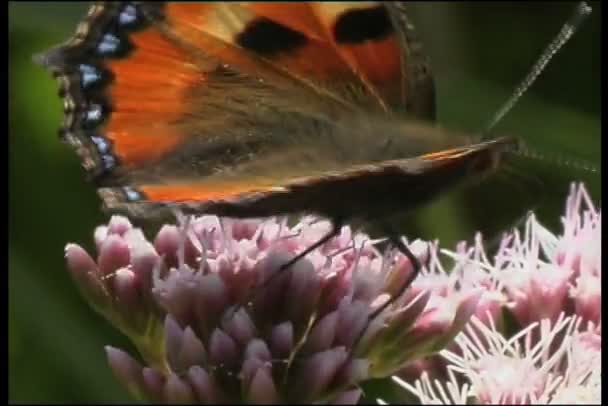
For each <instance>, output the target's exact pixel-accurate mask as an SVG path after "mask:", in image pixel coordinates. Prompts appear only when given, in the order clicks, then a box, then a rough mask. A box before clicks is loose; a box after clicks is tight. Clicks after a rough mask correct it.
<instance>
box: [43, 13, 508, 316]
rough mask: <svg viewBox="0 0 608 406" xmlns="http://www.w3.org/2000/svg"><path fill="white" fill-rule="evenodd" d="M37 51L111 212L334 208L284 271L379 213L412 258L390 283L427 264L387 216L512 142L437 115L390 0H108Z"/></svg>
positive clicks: (489, 166) (377, 220)
mask: <svg viewBox="0 0 608 406" xmlns="http://www.w3.org/2000/svg"><path fill="white" fill-rule="evenodd" d="M39 61H40V62H41V63H43V64H44V65H45V66H46V67H47V68H48V69H49V70H50V71H51V72H52V73H53V74H54V75H55V76H56V77H57V79H58V81H59V83H60V87H61V90H60V94H61V97H62V98H63V100H64V122H63V126H62V129H61V136H62V138H63V139H64V140H65V141H66V142H67V143H68V144H70V145H72V146H73V147H74V149H75V151H76V153H77V154H78V156H79V157H80V160H81V162H82V166H83V167H84V169H85V170H86V172H87V173H88V175H89V177H90V179H91V180H92V182H93V183H94V184H95V185H96V186H97V187H98V192H99V195H100V196H101V198H102V200H103V203H104V207H105V208H106V209H108V210H111V211H125V212H127V213H128V214H129V215H130V216H132V217H136V218H140V217H143V218H145V217H151V216H156V215H159V213H161V212H163V211H164V210H166V209H167V208H171V207H173V208H178V209H179V210H180V211H182V212H183V213H198V214H201V213H206V214H215V215H219V216H227V217H236V218H247V217H266V216H276V215H290V214H298V213H311V214H316V215H320V216H322V217H325V218H328V219H330V220H331V222H332V225H333V227H332V230H331V231H330V232H329V233H328V234H327V235H326V236H324V237H323V238H321V239H320V240H319V241H318V242H317V243H315V244H314V245H313V246H311V247H310V248H309V249H307V250H305V251H304V252H303V253H301V254H299V255H297V256H296V257H294V258H293V260H292V261H290V262H289V263H288V264H286V265H285V268H286V267H288V266H289V265H291V264H293V263H294V262H295V261H297V260H298V259H300V258H302V257H303V256H305V255H306V254H307V253H308V252H310V251H312V250H313V249H315V248H317V247H319V246H321V245H322V244H324V243H325V242H327V241H328V240H329V239H331V238H332V237H334V236H335V235H336V234H337V233H338V232H339V230H340V229H341V227H342V225H344V224H351V223H357V224H362V225H363V226H364V227H365V226H366V225H370V224H374V225H376V226H379V228H380V229H381V230H383V232H384V233H385V234H386V236H387V237H388V239H389V240H390V241H391V242H392V243H393V245H395V246H396V247H397V248H398V249H399V250H400V251H401V252H403V253H404V254H405V255H406V256H407V257H408V258H409V259H410V261H411V262H412V264H413V265H414V270H415V272H414V273H413V274H412V276H411V277H410V278H409V280H408V281H406V282H405V283H404V285H403V287H402V289H401V292H400V293H399V294H398V295H400V294H401V293H403V291H404V290H405V289H406V288H407V286H408V285H409V284H410V283H411V281H412V280H413V278H414V277H415V275H416V273H417V271H418V270H419V269H420V267H421V264H420V263H419V260H418V259H417V257H416V256H414V255H413V254H412V253H411V252H410V250H409V249H408V247H407V246H406V245H405V244H404V243H403V241H402V240H401V238H399V237H397V234H396V233H395V231H394V230H392V229H391V226H390V224H391V218H392V217H393V216H395V215H403V213H411V212H412V211H414V210H415V209H416V208H417V207H419V206H421V205H424V204H426V203H427V202H429V201H431V200H432V199H434V198H435V197H437V196H439V195H441V194H442V193H443V192H444V191H445V190H447V189H449V188H450V187H452V186H453V185H455V184H458V183H460V182H462V181H466V180H468V179H472V178H477V177H479V176H483V175H486V174H489V173H491V172H493V171H494V170H496V169H497V168H498V167H499V166H500V165H501V164H502V162H503V161H504V160H505V159H506V158H507V157H508V156H509V155H510V154H511V153H512V152H516V151H517V150H518V148H519V143H518V141H517V140H516V139H514V138H511V137H500V138H495V139H484V140H482V139H481V137H480V136H471V135H468V134H454V133H448V132H447V131H445V130H442V129H440V128H438V127H436V126H434V125H433V121H434V120H435V116H436V107H435V88H434V80H433V74H432V71H431V68H430V65H429V61H428V59H427V58H426V56H425V55H424V52H423V50H422V45H421V43H420V40H419V39H418V37H417V35H416V32H415V29H414V27H413V24H412V22H411V21H410V20H409V17H408V13H407V10H406V6H405V5H404V4H403V3H399V2H386V3H378V2H361V3H336V2H328V3H322V2H321V3H312V2H305V3H232V2H229V3H156V2H102V3H98V4H96V5H94V6H92V7H91V8H90V10H89V12H88V15H87V16H86V18H85V19H84V20H83V21H82V22H81V23H80V25H79V26H78V29H77V32H76V34H75V36H74V37H73V38H71V39H70V40H69V41H68V42H67V43H65V44H62V45H60V46H58V47H55V48H53V49H51V50H49V51H47V52H46V53H45V54H44V55H43V56H41V57H40V58H39ZM386 305H388V302H387V303H386ZM384 307H385V306H383V307H381V308H380V309H379V311H382V309H384Z"/></svg>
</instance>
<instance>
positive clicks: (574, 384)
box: [394, 315, 601, 404]
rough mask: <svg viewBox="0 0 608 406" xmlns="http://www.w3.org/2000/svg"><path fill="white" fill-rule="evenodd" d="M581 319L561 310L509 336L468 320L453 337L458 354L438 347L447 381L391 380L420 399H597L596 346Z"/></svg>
mask: <svg viewBox="0 0 608 406" xmlns="http://www.w3.org/2000/svg"><path fill="white" fill-rule="evenodd" d="M580 322H581V320H580V319H579V318H576V317H563V315H562V316H561V317H558V320H557V322H556V323H555V324H553V325H551V322H550V321H549V320H547V319H546V320H543V321H542V322H540V323H533V324H531V325H530V326H528V327H526V328H525V329H523V330H522V331H520V332H519V333H518V334H516V335H515V336H513V337H512V338H510V339H507V338H505V337H504V336H503V335H502V334H501V333H500V332H498V331H496V330H495V329H494V328H489V327H487V326H486V325H485V324H484V323H482V322H481V321H479V320H478V319H472V321H471V325H470V326H469V327H468V328H467V331H466V334H464V333H463V334H461V335H459V336H458V337H457V339H456V342H457V343H458V346H459V348H460V351H459V352H458V354H457V353H454V352H452V351H449V350H444V351H442V352H441V354H442V356H443V357H445V358H446V359H447V360H448V362H449V365H448V375H449V378H448V380H447V382H441V381H434V382H433V381H431V380H430V379H429V376H428V374H427V373H423V375H422V377H421V379H419V380H418V381H416V382H415V384H414V385H411V384H409V383H407V382H405V381H403V380H401V379H399V378H394V380H395V382H397V383H398V384H399V385H401V386H402V387H403V388H405V389H406V390H408V391H410V392H411V393H413V394H415V395H416V396H417V397H418V398H419V399H420V401H421V403H423V404H437V403H443V404H463V403H470V402H473V403H475V404H530V403H535V404H538V403H544V404H546V403H561V401H560V400H564V399H568V403H572V404H576V403H581V400H582V399H583V400H585V401H589V402H590V403H599V401H600V399H601V398H600V397H599V395H600V391H599V385H598V380H599V378H598V376H599V374H600V372H599V371H600V364H599V363H600V348H599V346H598V345H597V343H595V345H594V344H589V341H592V342H593V340H590V338H589V336H588V334H591V333H581V332H579V331H578V330H579V327H580ZM473 326H474V327H475V328H473ZM581 398H582V399H581ZM585 401H584V402H583V403H586V402H585Z"/></svg>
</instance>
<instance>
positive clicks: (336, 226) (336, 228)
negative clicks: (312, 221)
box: [233, 220, 342, 314]
mask: <svg viewBox="0 0 608 406" xmlns="http://www.w3.org/2000/svg"><path fill="white" fill-rule="evenodd" d="M331 227H332V228H331V230H330V231H329V232H328V233H327V234H325V235H324V236H323V237H321V238H320V239H319V240H318V241H316V242H315V243H314V244H312V245H311V246H310V247H308V248H306V249H305V250H304V251H302V252H300V253H299V254H298V255H296V256H295V257H293V258H292V259H290V260H289V261H287V262H286V263H284V264H283V265H281V267H280V268H279V269H278V270H277V271H276V272H275V273H273V274H272V275H270V277H268V278H267V279H266V280H265V281H263V282H262V283H261V284H260V286H258V287H257V289H254V290H253V293H252V294H251V295H249V297H248V298H247V299H246V300H245V302H244V304H249V303H251V302H253V301H254V300H255V299H256V295H257V294H258V292H259V291H262V290H263V289H265V288H267V287H268V286H269V285H270V284H271V283H272V282H273V281H274V280H276V278H277V277H278V276H279V275H281V274H282V273H283V271H285V270H286V269H287V268H289V267H290V266H292V265H293V264H295V263H296V262H298V261H299V260H301V259H302V258H304V257H305V256H306V255H308V254H310V253H311V252H312V251H314V250H316V249H317V248H319V247H320V246H322V245H323V244H325V243H326V242H327V241H329V240H331V239H332V238H334V237H335V236H337V235H338V233H339V232H340V230H341V229H342V221H338V220H333V221H332V225H331ZM241 307H243V303H241V304H239V305H237V307H236V308H235V310H234V312H233V314H234V313H236V312H237V311H238V310H239V309H240V308H241Z"/></svg>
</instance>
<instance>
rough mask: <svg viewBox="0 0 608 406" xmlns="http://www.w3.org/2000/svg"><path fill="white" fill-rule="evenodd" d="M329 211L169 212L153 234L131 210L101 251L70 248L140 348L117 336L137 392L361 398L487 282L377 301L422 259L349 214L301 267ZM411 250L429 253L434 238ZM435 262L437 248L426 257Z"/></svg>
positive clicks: (86, 279) (466, 310)
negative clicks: (384, 249) (371, 234)
mask: <svg viewBox="0 0 608 406" xmlns="http://www.w3.org/2000/svg"><path fill="white" fill-rule="evenodd" d="M330 226H331V225H330V224H329V223H328V222H320V221H315V220H314V219H311V218H305V219H303V220H302V221H300V222H299V223H297V224H296V225H295V226H292V227H290V226H289V225H288V223H287V222H286V221H282V222H281V221H277V220H274V219H269V220H265V221H261V220H238V221H236V220H235V221H232V220H227V219H219V218H217V217H214V216H203V217H199V218H188V219H181V224H179V225H178V226H173V225H165V226H163V227H162V229H161V230H160V231H159V232H158V233H157V235H156V237H155V238H154V240H153V242H150V241H148V240H147V239H146V237H145V236H144V234H143V232H142V231H141V230H140V229H138V228H135V227H133V226H132V225H131V224H130V222H129V221H128V220H127V219H125V218H123V217H113V218H112V219H111V220H110V222H109V224H108V225H107V226H102V227H98V228H97V230H96V231H95V243H96V247H97V252H98V256H97V259H96V260H93V258H91V257H90V256H89V255H88V254H87V253H86V251H85V250H84V249H83V248H81V247H80V246H78V245H75V244H69V245H68V246H67V247H66V258H67V262H68V268H69V270H70V272H71V273H72V275H73V277H74V279H75V281H76V283H77V285H78V286H79V287H80V288H81V290H82V292H83V294H84V296H85V298H87V300H88V301H89V302H90V303H91V305H92V306H93V307H94V308H95V309H96V310H97V311H99V312H100V313H101V314H102V315H103V316H105V317H106V318H107V319H108V320H109V321H110V322H111V323H112V324H113V325H114V326H116V327H117V328H118V329H120V330H121V331H122V332H123V333H125V334H126V335H127V336H128V337H129V338H130V339H131V340H132V341H133V343H134V344H135V346H136V347H137V349H138V352H139V357H137V356H131V355H129V354H127V353H126V352H124V351H122V350H119V349H116V348H112V347H107V348H106V352H107V357H108V360H109V363H110V366H111V367H112V368H113V370H114V372H115V374H116V375H117V376H118V378H119V379H120V381H121V382H123V383H124V384H125V385H126V386H127V387H128V388H129V389H130V391H131V392H132V393H133V394H134V395H135V396H136V397H138V398H141V399H147V400H151V401H154V402H166V403H175V402H186V403H201V402H202V403H224V402H243V403H278V402H286V401H291V402H317V403H319V402H321V403H330V402H331V403H334V402H338V403H351V404H353V403H356V402H357V401H358V399H359V397H360V395H361V390H360V386H359V384H360V383H361V382H363V381H365V380H368V379H370V378H379V377H387V376H390V375H391V374H392V373H394V372H395V371H397V370H399V369H400V368H402V367H403V366H404V365H406V364H408V363H409V362H411V361H412V360H415V359H416V358H419V357H422V356H423V355H426V354H431V353H434V352H437V351H439V350H441V349H442V348H443V347H444V346H445V345H446V344H447V343H448V342H450V341H451V340H452V339H453V338H454V337H455V336H456V335H457V334H458V333H459V332H460V331H461V330H462V329H463V328H464V326H465V325H466V323H467V322H468V320H469V318H470V317H471V315H472V314H473V312H474V310H475V308H476V305H477V302H478V301H479V297H480V293H479V292H478V291H476V290H468V291H466V292H462V291H460V290H458V291H455V292H454V293H455V294H453V295H444V297H443V299H442V300H441V301H437V300H436V299H434V295H433V294H432V292H431V291H430V290H428V289H424V288H418V289H413V290H411V291H409V292H407V293H406V294H405V295H403V297H401V298H398V299H397V300H395V301H394V302H393V303H391V305H389V306H387V307H386V308H385V309H384V310H383V311H382V312H381V313H380V314H378V315H377V316H376V317H371V315H373V314H374V311H375V310H376V309H378V308H379V306H382V304H384V303H386V301H387V300H389V299H390V298H391V294H392V292H395V291H398V290H399V286H400V285H401V284H402V283H403V281H405V280H406V279H407V276H408V275H409V274H410V273H411V272H412V264H411V263H410V262H409V260H408V259H407V257H405V256H404V255H401V254H397V255H393V254H394V252H392V251H391V250H389V251H388V254H385V255H381V254H380V253H379V252H378V250H376V249H375V248H374V245H373V242H372V241H370V240H369V238H368V237H366V236H365V235H362V234H353V233H351V231H350V229H349V228H348V227H344V228H342V230H341V232H340V234H339V235H338V236H337V237H335V238H333V239H331V240H330V241H328V242H327V243H326V244H324V245H323V246H322V247H320V248H319V249H317V250H314V251H312V252H311V253H310V254H309V255H307V256H306V257H305V258H304V259H301V260H299V261H297V262H295V263H294V264H293V265H292V266H290V267H289V268H286V269H282V268H281V266H282V265H283V264H285V263H286V262H287V261H289V260H290V259H291V258H293V257H294V256H295V255H296V253H299V252H302V251H303V250H305V249H306V248H307V247H309V246H311V245H312V244H313V243H314V242H315V241H317V240H319V239H320V238H321V237H322V236H323V235H324V234H326V233H327V232H328V231H329V229H330ZM410 249H411V250H412V251H413V252H414V253H415V254H416V255H417V256H418V257H419V258H420V259H421V260H424V259H425V258H424V257H425V255H427V252H431V255H435V253H434V251H432V250H431V251H429V250H428V249H427V248H426V244H424V243H421V242H415V243H413V244H411V245H410ZM423 262H424V261H423ZM435 262H436V261H435Z"/></svg>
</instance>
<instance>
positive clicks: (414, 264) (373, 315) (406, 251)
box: [352, 225, 430, 349]
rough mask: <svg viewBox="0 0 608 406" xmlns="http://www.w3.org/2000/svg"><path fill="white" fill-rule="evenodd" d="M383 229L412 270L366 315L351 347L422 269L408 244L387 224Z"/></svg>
mask: <svg viewBox="0 0 608 406" xmlns="http://www.w3.org/2000/svg"><path fill="white" fill-rule="evenodd" d="M383 229H384V231H385V235H386V236H387V237H388V240H389V242H390V243H391V245H392V246H394V247H396V248H397V249H398V250H399V251H400V252H401V253H402V254H403V255H405V256H406V257H407V259H409V261H410V263H411V264H412V272H411V273H410V274H409V276H408V278H407V279H406V280H405V281H404V282H403V284H402V285H401V286H400V287H399V290H398V291H397V293H396V294H395V295H394V296H391V298H390V299H388V300H387V301H386V302H385V303H383V304H382V305H381V306H380V307H378V308H377V309H376V310H374V311H373V312H372V313H370V315H369V316H368V321H367V323H366V324H365V326H364V327H363V329H361V332H360V333H359V335H358V336H357V338H356V339H355V341H354V343H353V347H352V348H353V349H356V348H357V345H358V344H359V341H360V340H361V338H363V335H364V334H365V332H366V331H367V329H368V328H369V326H370V324H371V323H372V322H373V321H374V319H375V318H376V317H378V315H379V314H380V313H382V312H383V311H384V309H386V308H387V307H388V306H390V305H391V304H392V303H394V302H395V300H397V299H398V298H400V297H401V296H402V295H403V294H404V293H405V291H406V290H407V288H409V287H410V285H411V284H412V282H414V280H415V279H416V277H417V276H418V273H420V269H422V264H421V263H420V260H419V259H418V258H417V257H416V256H415V255H414V254H413V253H412V251H410V249H409V248H408V246H407V245H405V244H404V243H403V241H402V240H401V238H400V237H399V236H398V234H397V233H395V232H394V230H392V228H390V227H389V226H387V225H384V226H383ZM389 249H390V248H389ZM427 258H430V253H429V255H427ZM427 260H428V259H427ZM425 265H426V263H425Z"/></svg>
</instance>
